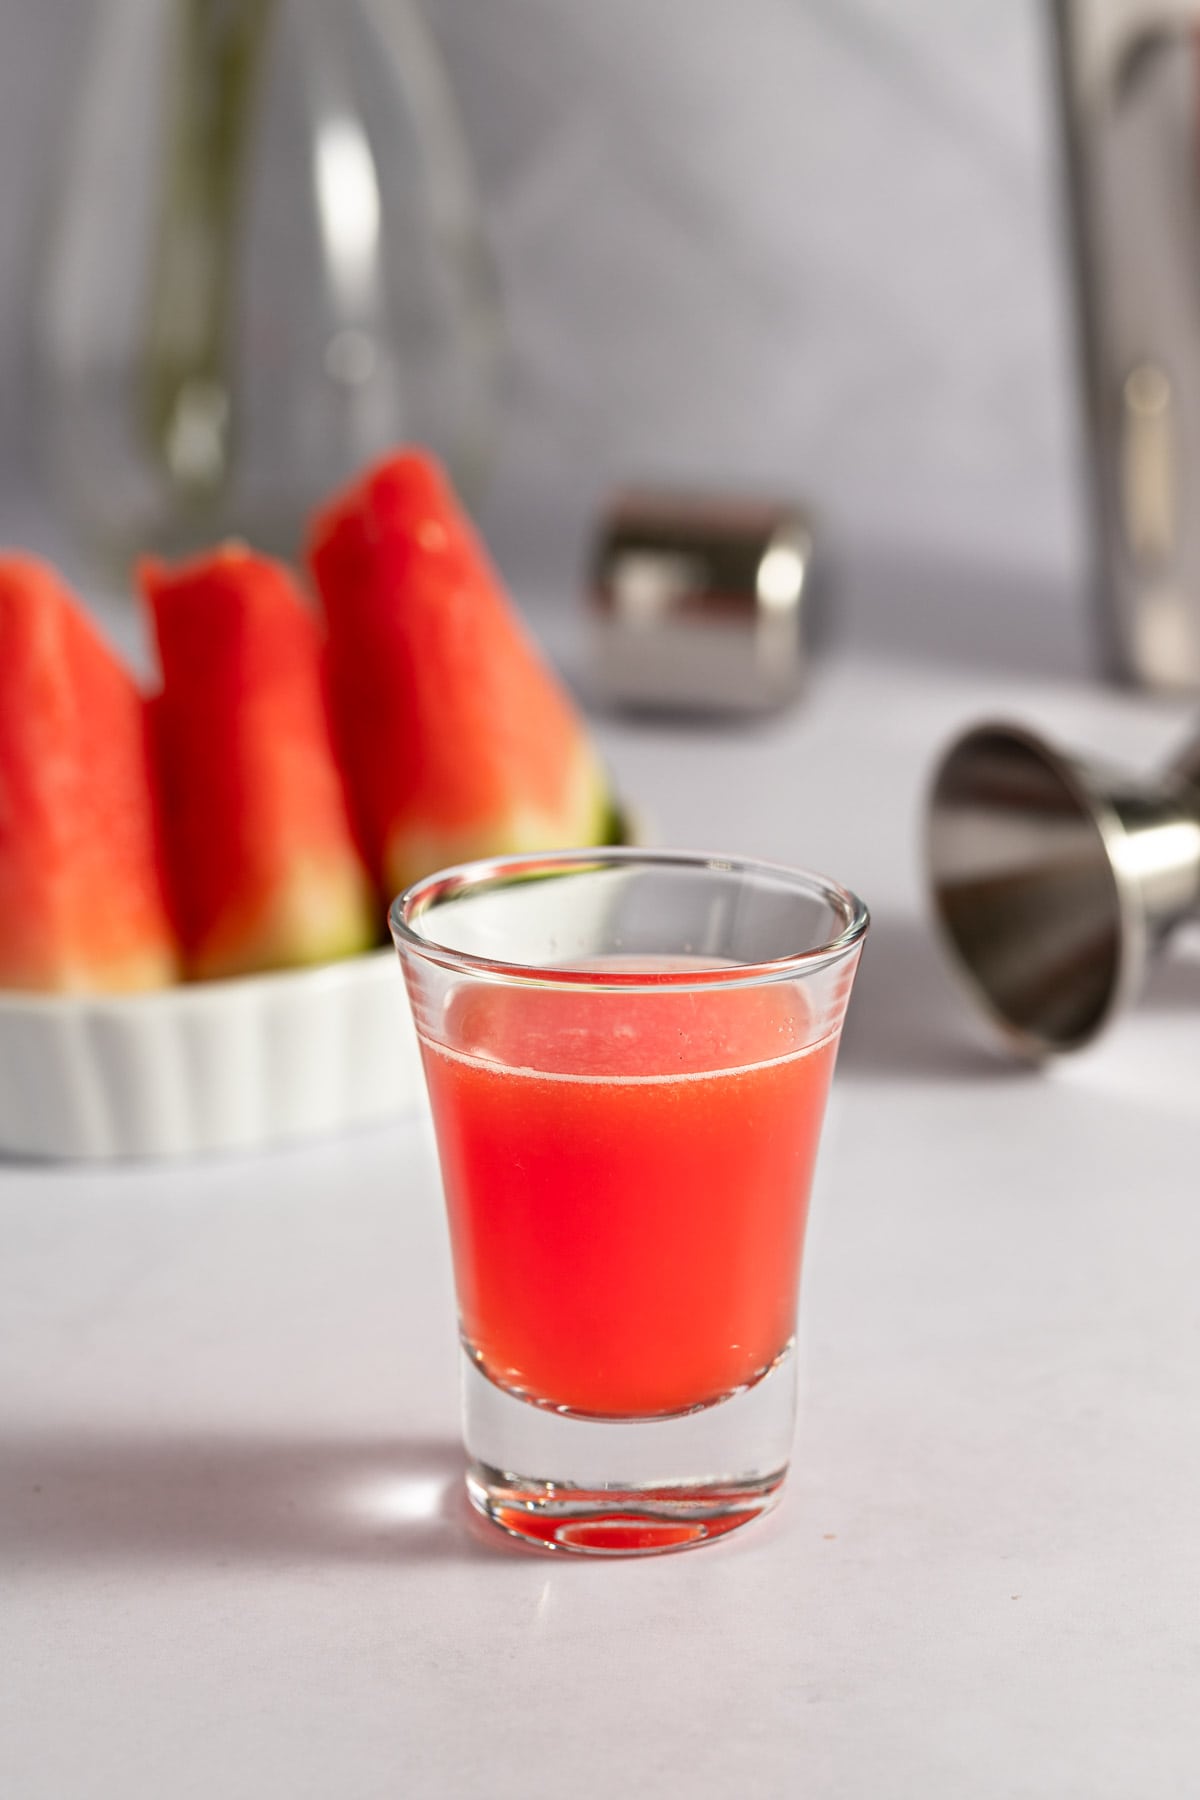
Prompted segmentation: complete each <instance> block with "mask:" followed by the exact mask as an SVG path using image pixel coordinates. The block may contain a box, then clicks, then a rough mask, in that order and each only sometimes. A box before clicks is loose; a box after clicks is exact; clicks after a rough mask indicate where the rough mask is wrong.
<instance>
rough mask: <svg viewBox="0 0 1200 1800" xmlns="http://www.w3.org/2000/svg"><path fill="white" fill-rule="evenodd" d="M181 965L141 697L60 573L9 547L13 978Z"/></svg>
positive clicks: (53, 980) (110, 978) (5, 649)
mask: <svg viewBox="0 0 1200 1800" xmlns="http://www.w3.org/2000/svg"><path fill="white" fill-rule="evenodd" d="M176 968H177V957H176V946H175V939H174V934H173V932H172V929H171V925H170V921H169V915H168V911H167V905H166V900H165V895H164V885H163V877H162V870H161V866H160V861H159V851H158V844H157V839H156V834H155V827H154V806H153V799H152V789H151V779H150V768H149V762H148V753H147V743H146V714H145V708H144V706H143V703H142V698H141V695H140V694H139V693H138V690H137V687H136V685H135V684H134V681H133V678H132V676H131V675H130V674H129V673H128V671H127V670H126V669H125V668H124V667H123V666H122V664H121V663H120V662H119V661H118V659H117V657H116V656H115V655H114V654H113V652H112V650H110V648H109V647H108V645H107V644H106V643H105V642H104V639H103V638H102V637H101V636H100V634H99V632H98V631H97V630H96V628H95V626H94V625H93V624H92V622H91V620H90V619H89V618H88V616H87V614H86V613H85V612H84V610H83V608H82V607H81V606H80V605H79V604H78V603H77V602H76V600H75V599H74V597H73V596H72V595H71V593H70V592H69V590H68V589H67V588H66V587H65V585H64V584H63V582H62V581H61V580H60V578H59V576H58V575H57V574H56V573H55V571H54V570H53V569H51V568H50V567H48V565H47V564H45V563H43V562H39V561H38V560H37V559H36V558H34V557H30V556H22V555H16V554H9V555H0V987H7V988H25V989H45V990H54V991H58V992H97V991H99V992H105V991H118V990H121V989H127V988H149V987H158V986H160V985H161V984H162V983H164V982H167V981H170V980H172V979H173V977H174V975H175V973H176Z"/></svg>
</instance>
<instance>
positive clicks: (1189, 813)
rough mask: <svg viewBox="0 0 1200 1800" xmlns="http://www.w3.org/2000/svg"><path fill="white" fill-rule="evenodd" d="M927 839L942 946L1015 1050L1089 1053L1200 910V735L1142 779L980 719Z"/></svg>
mask: <svg viewBox="0 0 1200 1800" xmlns="http://www.w3.org/2000/svg"><path fill="white" fill-rule="evenodd" d="M927 847H928V861H929V874H930V886H931V890H932V898H933V905H934V911H935V914H936V916H937V919H938V923H939V925H940V928H941V932H942V936H943V939H944V942H945V944H946V946H947V948H948V950H949V952H950V955H951V958H952V960H953V962H954V963H955V965H956V966H957V969H958V973H959V975H960V976H961V977H962V979H963V981H964V983H965V985H966V987H967V989H968V991H969V992H970V993H971V995H972V996H973V997H974V999H975V1001H976V1002H977V1004H978V1005H979V1006H980V1007H981V1008H982V1009H983V1011H984V1013H985V1014H986V1016H987V1017H988V1018H989V1019H990V1021H991V1022H992V1024H993V1025H994V1026H996V1027H997V1029H998V1030H999V1031H1000V1032H1001V1034H1002V1035H1003V1037H1004V1038H1005V1040H1006V1041H1007V1043H1008V1045H1009V1047H1010V1049H1013V1050H1015V1051H1016V1052H1017V1053H1018V1054H1021V1055H1024V1056H1028V1057H1033V1058H1041V1057H1048V1056H1052V1055H1055V1054H1057V1053H1059V1052H1062V1051H1066V1050H1078V1049H1081V1048H1082V1047H1083V1046H1084V1045H1085V1044H1089V1043H1091V1042H1092V1041H1093V1039H1095V1038H1096V1037H1098V1036H1099V1034H1100V1033H1101V1032H1102V1031H1103V1030H1104V1028H1105V1026H1106V1025H1107V1024H1108V1023H1109V1021H1110V1020H1111V1019H1112V1018H1113V1017H1114V1016H1115V1015H1116V1014H1117V1013H1118V1012H1119V1011H1120V1009H1121V1008H1122V1007H1123V1006H1124V1005H1126V1004H1127V1003H1128V1002H1130V1001H1131V1000H1133V999H1134V998H1136V996H1137V994H1138V993H1139V992H1140V990H1141V987H1142V983H1143V979H1144V977H1145V973H1146V969H1147V966H1148V964H1149V961H1150V959H1151V958H1152V957H1153V956H1154V955H1155V954H1156V952H1157V951H1158V950H1159V948H1160V947H1161V946H1162V944H1163V942H1164V940H1165V939H1166V938H1167V936H1168V935H1169V934H1170V932H1171V931H1172V929H1173V928H1174V927H1175V926H1176V925H1178V924H1179V923H1180V922H1181V921H1182V920H1183V919H1185V918H1186V917H1188V915H1189V914H1194V913H1196V912H1197V911H1198V910H1200V742H1197V743H1194V744H1192V745H1191V746H1190V747H1189V750H1188V752H1187V753H1186V754H1185V755H1184V756H1182V757H1180V758H1179V759H1178V760H1177V761H1176V762H1175V763H1173V764H1172V765H1171V766H1170V767H1169V768H1168V769H1166V770H1165V771H1164V772H1163V773H1161V774H1159V775H1154V776H1150V777H1148V778H1146V779H1139V778H1138V777H1136V776H1131V775H1123V774H1121V773H1118V772H1113V771H1111V770H1105V769H1101V768H1099V767H1097V766H1094V765H1090V764H1086V763H1081V762H1077V761H1075V760H1074V759H1073V758H1072V757H1070V756H1067V755H1064V754H1063V753H1062V752H1061V751H1059V750H1056V749H1055V748H1054V747H1053V746H1052V745H1050V744H1048V743H1046V742H1045V741H1044V740H1043V739H1041V738H1040V737H1038V736H1037V735H1036V734H1035V733H1033V732H1030V731H1026V730H1024V729H1023V728H1022V727H1020V726H1016V725H1007V724H1002V723H996V724H984V725H978V726H976V727H974V729H972V730H971V731H969V732H967V733H966V734H965V735H964V736H963V737H961V738H959V739H958V740H957V741H956V742H955V743H953V744H952V745H951V746H950V748H949V749H948V750H947V751H946V752H945V754H944V756H943V757H942V760H941V762H940V764H939V766H938V769H937V772H936V774H935V777H934V781H933V787H932V791H931V794H930V799H929V817H928V837H927Z"/></svg>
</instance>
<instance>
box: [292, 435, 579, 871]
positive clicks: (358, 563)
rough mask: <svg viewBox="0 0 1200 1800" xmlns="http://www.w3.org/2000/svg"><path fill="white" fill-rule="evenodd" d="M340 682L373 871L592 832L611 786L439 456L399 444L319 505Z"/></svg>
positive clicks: (569, 842)
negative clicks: (440, 465) (436, 459)
mask: <svg viewBox="0 0 1200 1800" xmlns="http://www.w3.org/2000/svg"><path fill="white" fill-rule="evenodd" d="M309 548H310V558H311V562H312V567H313V572H314V574H315V577H316V581H317V586H318V588H319V589H320V592H321V596H322V599H323V601H324V604H325V612H326V617H327V619H328V623H329V671H330V694H331V698H332V703H333V710H334V720H335V726H336V729H337V732H338V739H339V744H340V748H341V752H342V758H343V764H344V766H345V768H346V771H347V775H348V778H349V781H350V785H351V789H352V791H353V794H354V797H355V801H356V804H357V809H358V817H359V825H360V831H361V835H362V838H363V841H364V843H365V845H366V848H367V853H368V857H369V860H370V862H371V865H372V869H373V872H374V874H375V876H376V879H377V880H378V881H379V882H380V883H381V885H382V886H383V888H384V889H385V890H386V891H388V892H395V891H397V890H398V889H400V888H403V887H406V886H407V885H408V884H409V883H410V882H411V881H415V880H417V879H418V878H419V877H421V876H422V875H426V874H428V873H430V872H431V871H432V870H434V869H436V868H441V867H444V866H445V865H447V864H449V863H454V862H461V861H464V860H466V859H469V858H471V857H476V856H489V855H495V854H498V853H502V852H505V851H520V850H542V849H553V848H562V847H571V846H574V845H584V844H594V843H597V842H600V841H602V840H603V839H604V838H605V836H606V835H607V832H608V829H609V821H610V815H611V803H610V799H609V792H608V785H607V782H606V780H605V777H604V773H603V770H602V768H601V766H600V763H599V761H598V760H597V757H596V755H595V752H594V751H593V749H592V746H591V743H590V742H589V739H588V736H587V733H586V731H585V730H584V727H583V723H582V720H581V719H580V717H579V716H578V714H577V712H576V710H575V708H574V706H573V705H572V703H571V701H570V699H569V698H568V696H567V694H566V693H565V692H564V690H563V689H562V687H561V686H560V685H559V683H558V681H557V680H556V679H555V677H554V676H553V675H552V674H551V672H550V670H549V669H548V668H547V666H546V665H545V663H544V662H543V660H542V658H541V656H540V655H539V653H538V651H537V649H536V648H535V647H534V645H533V644H532V642H531V641H530V639H529V637H528V636H527V635H526V633H525V631H524V629H523V627H522V625H521V623H520V622H519V620H518V618H517V615H516V613H515V612H514V610H513V608H512V606H511V605H510V603H509V601H508V599H507V597H506V595H505V593H504V591H503V589H502V587H501V585H500V581H499V578H498V576H497V575H496V573H495V572H494V570H493V569H492V567H491V564H490V563H489V562H488V559H487V557H486V555H485V553H484V551H483V549H482V547H481V545H480V544H479V542H478V540H477V539H476V537H475V534H474V532H473V530H472V528H471V526H470V524H469V523H468V521H467V519H466V517H465V516H464V514H463V513H462V511H461V510H460V508H459V506H458V504H457V502H456V500H455V497H454V495H453V493H452V492H451V490H450V487H449V485H448V483H447V481H446V479H445V477H444V475H443V474H442V472H441V470H440V469H439V468H438V466H437V464H436V463H434V462H432V461H431V460H430V459H429V458H428V457H426V456H424V455H421V454H420V453H418V452H414V451H404V452H400V453H398V454H396V455H394V456H392V457H390V458H388V459H387V460H385V461H384V462H382V463H380V464H378V465H377V466H376V467H374V468H373V469H371V470H369V471H368V472H367V473H366V474H365V475H364V476H363V477H362V478H361V479H360V480H358V481H356V482H355V483H354V484H353V485H352V486H351V487H349V488H348V489H346V491H345V492H343V493H342V494H340V495H339V496H337V497H335V498H334V499H333V500H332V501H331V502H330V504H329V505H328V506H327V507H326V508H325V509H324V510H323V511H322V512H321V513H320V514H319V515H318V516H317V518H316V519H315V521H314V524H313V530H312V534H311V538H310V547H309Z"/></svg>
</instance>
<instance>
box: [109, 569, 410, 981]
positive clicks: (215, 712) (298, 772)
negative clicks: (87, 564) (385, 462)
mask: <svg viewBox="0 0 1200 1800" xmlns="http://www.w3.org/2000/svg"><path fill="white" fill-rule="evenodd" d="M139 579H140V582H141V586H142V591H143V593H144V595H145V597H146V600H147V602H148V604H149V607H150V611H151V614H152V616H153V621H154V630H155V635H156V637H157V640H158V649H159V658H160V661H161V664H162V675H163V685H162V692H161V693H160V694H159V695H158V696H157V697H156V698H155V700H154V702H153V703H152V705H153V725H154V729H153V734H152V735H153V744H154V752H155V761H156V765H157V771H158V779H159V789H160V794H161V801H162V816H163V823H164V835H165V842H166V847H167V866H168V870H169V874H170V880H171V889H172V893H173V896H174V902H175V911H176V916H177V919H178V923H179V930H180V936H181V938H182V941H183V945H184V952H185V957H186V962H187V968H188V972H189V974H192V975H194V976H201V977H211V976H220V975H239V974H245V973H248V972H250V971H254V970H259V969H272V968H285V967H289V966H292V965H296V964H302V963H315V962H325V961H328V960H330V959H332V958H335V957H339V956H346V955H351V954H353V953H354V952H356V951H359V950H363V949H366V948H367V947H368V946H369V945H370V944H372V943H373V942H375V941H376V940H377V937H378V932H377V929H376V923H377V920H376V915H377V913H378V910H379V909H378V907H377V905H376V903H375V899H374V896H373V895H372V893H371V891H370V884H369V882H368V879H367V875H366V871H365V869H364V867H363V862H362V858H361V856H360V854H359V852H358V849H357V847H356V845H355V842H354V837H353V831H352V827H351V822H350V817H349V812H348V806H347V799H346V794H345V789H344V786H343V782H342V777H341V774H340V772H339V770H338V767H337V764H336V761H335V758H334V752H333V743H332V737H331V732H330V725H329V716H328V708H327V703H326V697H325V690H324V681H323V672H322V639H321V633H320V630H319V628H318V625H317V621H316V619H315V618H314V617H313V615H312V613H311V612H310V611H309V609H308V607H307V606H306V605H305V604H304V601H303V599H302V598H301V596H300V594H299V593H298V591H297V589H296V587H295V584H294V582H293V580H292V578H291V576H290V575H289V574H288V572H287V570H286V569H284V568H283V567H282V566H281V565H280V564H278V563H275V562H271V561H269V560H268V559H267V558H265V557H261V556H256V555H254V554H253V553H252V552H251V551H249V550H247V549H244V548H243V547H242V546H240V545H233V544H231V545H227V546H224V547H223V548H221V549H219V550H217V551H215V552H213V553H212V554H211V555H207V556H204V557H200V558H198V559H197V560H195V561H193V562H190V563H187V564H185V565H183V566H181V567H177V568H171V569H169V568H166V567H164V566H163V565H162V564H159V563H146V564H144V565H143V566H142V567H141V569H140V570H139Z"/></svg>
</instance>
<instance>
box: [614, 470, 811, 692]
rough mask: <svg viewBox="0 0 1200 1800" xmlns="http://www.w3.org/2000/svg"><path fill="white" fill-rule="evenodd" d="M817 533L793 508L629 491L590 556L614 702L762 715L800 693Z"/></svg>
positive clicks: (747, 501) (760, 502) (807, 634)
mask: <svg viewBox="0 0 1200 1800" xmlns="http://www.w3.org/2000/svg"><path fill="white" fill-rule="evenodd" d="M812 548H813V536H812V528H811V525H810V523H809V520H808V518H807V516H806V515H805V513H804V512H803V511H802V509H800V508H799V507H797V506H791V505H779V504H770V503H766V502H763V501H754V500H739V499H731V498H720V497H717V496H701V495H678V494H677V495H670V494H653V493H639V492H628V493H625V494H622V495H619V496H618V497H617V499H616V500H615V501H614V503H613V504H612V506H611V507H610V508H609V510H608V512H607V514H606V515H605V516H604V518H603V519H602V521H601V525H600V529H599V532H598V533H597V537H596V542H595V547H594V550H593V554H592V568H591V612H592V621H593V651H594V657H595V664H596V670H595V673H596V680H597V683H598V685H599V687H600V689H601V691H602V693H603V695H604V697H605V698H607V699H608V700H609V701H611V702H614V703H616V704H618V705H625V706H631V707H639V708H645V709H648V710H661V711H685V712H728V713H761V712H768V711H771V710H773V709H775V708H777V707H780V706H783V705H786V704H787V703H788V702H789V701H791V700H793V699H795V697H796V695H797V694H798V693H799V692H800V689H801V687H802V686H803V682H804V675H805V666H806V662H807V651H808V644H809V641H810V632H809V613H810V605H811V591H810V590H811V565H812Z"/></svg>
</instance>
